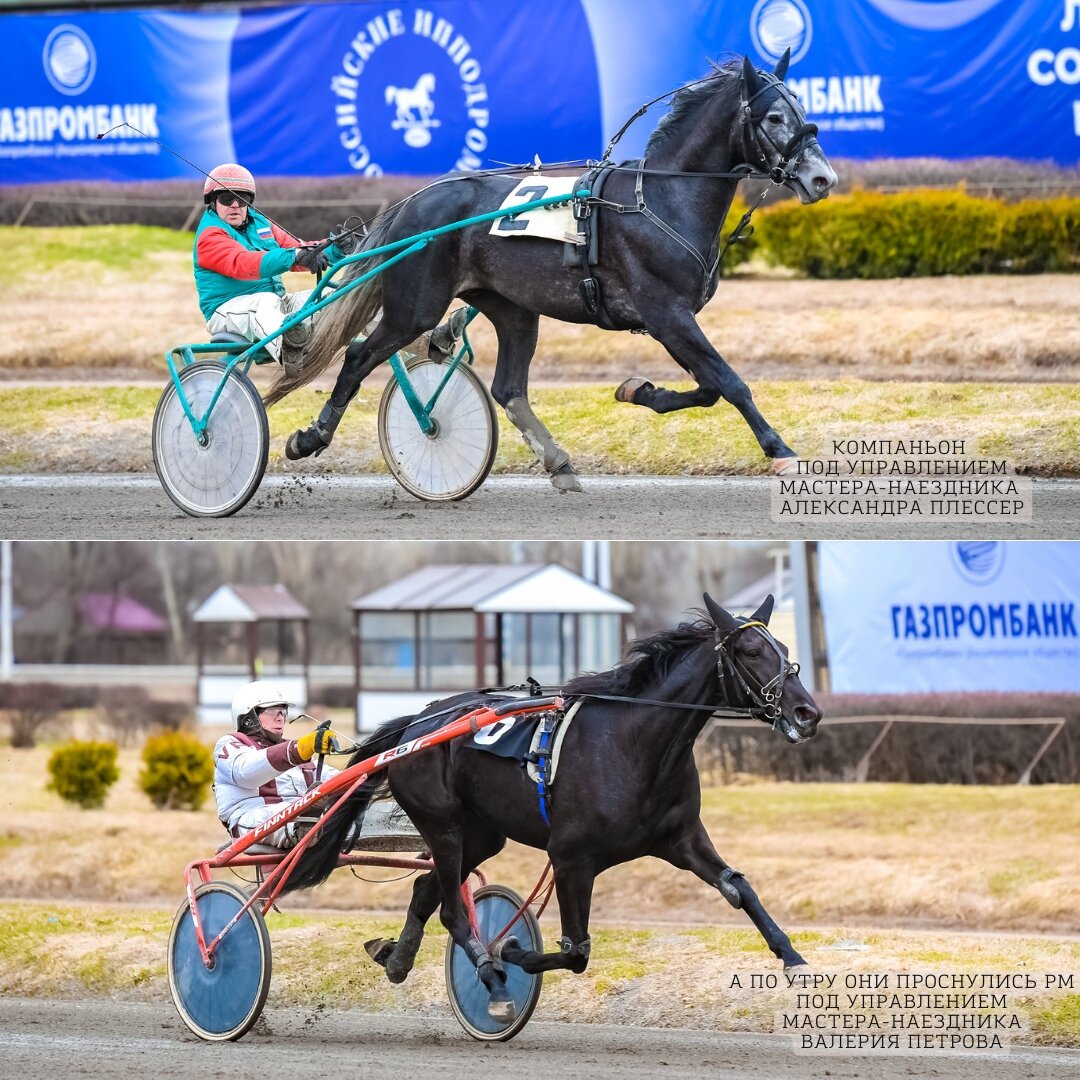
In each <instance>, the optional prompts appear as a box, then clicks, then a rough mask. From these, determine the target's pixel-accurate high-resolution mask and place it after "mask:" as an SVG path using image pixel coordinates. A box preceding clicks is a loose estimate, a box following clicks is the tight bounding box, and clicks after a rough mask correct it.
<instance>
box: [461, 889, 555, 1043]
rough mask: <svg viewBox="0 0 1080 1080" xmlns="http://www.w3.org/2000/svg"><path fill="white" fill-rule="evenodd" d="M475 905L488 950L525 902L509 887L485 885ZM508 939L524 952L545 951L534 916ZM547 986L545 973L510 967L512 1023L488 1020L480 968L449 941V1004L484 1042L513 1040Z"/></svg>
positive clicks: (521, 919) (525, 916)
mask: <svg viewBox="0 0 1080 1080" xmlns="http://www.w3.org/2000/svg"><path fill="white" fill-rule="evenodd" d="M473 903H474V904H475V905H476V923H477V926H478V927H479V930H480V940H481V941H482V942H483V943H484V945H485V946H488V945H490V944H491V941H492V938H494V937H495V935H496V934H498V933H499V932H500V931H501V930H502V928H503V927H504V926H506V924H507V923H508V922H509V921H510V920H511V919H512V918H513V917H514V912H515V911H517V909H518V908H519V907H521V897H520V896H518V894H517V893H516V892H514V890H513V889H508V888H507V887H506V886H505V885H485V886H483V887H482V888H480V889H477V890H476V892H475V893H473ZM506 936H507V937H516V938H517V939H518V942H519V943H520V944H521V946H522V948H525V949H533V950H535V951H536V952H543V951H544V942H543V939H542V938H541V936H540V924H539V923H538V922H537V921H536V916H535V915H533V913H532V912H531V911H528V910H526V911H523V912H522V913H521V915H520V916H518V919H517V921H516V922H515V923H514V925H513V926H512V927H511V928H510V929H509V930H508V931H507V933H506ZM543 981H544V976H543V975H542V974H536V975H530V974H529V973H528V972H526V971H523V970H522V969H521V968H519V967H518V966H517V965H516V964H507V965H506V985H507V988H508V989H509V990H510V994H511V996H512V997H513V999H514V1019H513V1020H511V1021H510V1022H509V1023H506V1022H500V1021H498V1020H493V1019H492V1018H491V1017H490V1016H488V1001H489V996H488V992H487V989H486V987H485V986H484V984H483V983H482V982H481V981H480V976H479V975H477V974H476V968H475V967H474V966H473V965H472V962H471V961H470V960H469V958H468V957H467V956H466V955H465V953H464V951H463V950H462V949H461V947H460V946H459V945H456V944H455V943H454V939H453V938H449V939H448V940H447V942H446V992H447V994H449V996H450V1005H451V1007H452V1008H453V1010H454V1015H455V1016H456V1017H457V1018H458V1021H459V1022H460V1024H461V1026H462V1027H463V1028H464V1029H465V1030H466V1031H467V1032H468V1033H469V1034H470V1035H471V1036H472V1037H473V1038H474V1039H479V1040H480V1041H481V1042H505V1041H506V1040H507V1039H512V1038H513V1037H514V1036H515V1035H516V1034H517V1033H518V1032H519V1031H520V1030H521V1029H522V1028H523V1027H524V1026H525V1025H526V1024H527V1023H528V1022H529V1017H530V1016H532V1013H533V1009H535V1008H536V1003H537V1002H538V1001H539V1000H540V989H541V987H542V985H543Z"/></svg>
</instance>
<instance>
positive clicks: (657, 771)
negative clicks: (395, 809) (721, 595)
mask: <svg viewBox="0 0 1080 1080" xmlns="http://www.w3.org/2000/svg"><path fill="white" fill-rule="evenodd" d="M704 599H705V611H703V612H701V613H700V618H697V619H695V620H694V621H691V622H684V623H681V624H680V625H679V626H677V627H675V628H674V629H671V630H665V631H662V632H660V633H657V634H654V635H652V636H651V637H646V638H642V639H639V640H638V641H635V642H632V643H631V644H630V645H629V646H628V647H627V650H626V653H625V655H624V657H623V659H622V661H621V662H620V663H619V664H618V665H617V666H616V667H615V668H613V669H611V670H610V671H606V672H601V673H598V674H592V675H583V676H579V677H578V678H576V679H573V680H571V681H570V682H569V683H567V684H565V685H564V686H561V687H556V688H548V687H541V686H538V685H537V684H536V683H534V682H532V680H530V682H529V684H527V685H526V686H522V687H504V688H498V689H486V690H478V691H474V692H471V693H466V694H460V695H457V696H455V697H452V698H447V699H445V700H441V701H436V702H433V703H431V704H430V705H428V706H427V707H426V708H425V709H424V710H423V711H422V712H420V713H419V714H417V715H416V716H410V717H405V718H401V719H397V720H391V721H388V722H387V723H385V724H383V725H382V726H381V727H380V728H378V729H377V730H376V731H375V732H374V733H373V734H372V735H371V736H370V737H369V738H367V739H366V740H365V741H364V742H362V743H361V744H359V745H358V746H356V747H354V752H353V754H352V757H351V759H350V763H349V766H348V767H347V768H345V769H343V770H342V771H341V772H339V773H336V774H334V775H333V776H331V777H329V778H328V779H326V780H324V781H321V782H320V781H319V778H318V775H317V776H316V780H315V783H314V785H313V786H312V787H311V788H310V790H309V791H308V792H307V794H306V795H304V796H303V797H302V798H300V799H299V800H297V801H296V802H295V803H291V804H289V805H288V806H286V807H285V808H284V809H282V810H281V811H280V812H279V813H277V814H276V815H274V816H273V817H271V818H270V819H268V820H267V821H266V822H265V823H264V824H263V825H262V826H261V827H259V828H257V829H255V830H254V831H253V832H251V833H247V834H245V835H243V836H241V837H240V838H238V839H236V840H234V841H233V842H232V843H230V844H228V845H227V846H226V847H224V848H223V849H221V850H220V851H219V852H218V853H217V854H216V855H214V856H212V857H210V858H206V859H199V860H196V861H195V862H192V863H191V864H189V865H188V866H187V867H186V869H185V871H184V881H185V887H186V894H187V896H186V899H185V901H184V902H183V904H181V906H180V908H179V910H178V911H177V914H176V918H175V920H174V922H173V926H172V930H171V932H170V936H169V943H168V975H169V987H170V991H171V993H172V998H173V1002H174V1004H175V1006H176V1008H177V1010H178V1012H179V1014H180V1016H181V1018H182V1019H183V1021H184V1023H185V1024H186V1025H187V1026H188V1028H190V1029H191V1030H192V1031H193V1032H194V1033H195V1034H196V1035H198V1036H199V1037H201V1038H203V1039H206V1040H210V1041H220V1040H227V1039H239V1038H240V1037H241V1036H243V1035H244V1034H245V1033H246V1032H247V1031H249V1030H250V1029H251V1027H252V1025H253V1024H254V1023H255V1022H256V1020H257V1019H258V1017H259V1015H260V1013H261V1010H262V1008H263V1005H264V1003H265V1001H266V996H267V992H268V990H269V985H270V972H271V948H270V940H269V936H268V933H267V929H266V924H265V921H264V917H265V916H266V915H267V913H268V912H269V911H270V910H271V908H272V907H273V906H274V904H275V901H276V900H277V899H278V898H279V897H280V896H281V895H282V894H283V893H284V892H288V891H292V890H295V889H299V888H308V887H311V886H315V885H317V884H319V883H321V882H322V881H325V880H326V878H327V877H328V876H329V875H330V874H331V873H332V872H333V870H334V869H336V868H338V867H341V866H357V865H367V866H370V865H377V866H389V867H400V868H403V869H409V870H416V871H421V874H420V876H419V877H418V878H417V879H416V881H415V883H414V887H413V895H412V901H411V903H410V905H409V910H408V914H407V917H406V920H405V925H404V927H403V929H402V931H401V934H400V936H399V937H398V938H397V939H396V940H383V939H375V940H372V941H369V942H367V943H366V945H365V949H366V951H367V953H368V955H369V956H370V957H371V958H372V959H373V960H374V961H375V962H376V963H377V964H379V965H380V966H382V967H383V968H384V969H385V972H386V976H387V978H388V979H389V980H390V981H391V982H393V983H400V982H403V981H404V980H405V979H406V977H407V976H408V974H409V972H410V971H411V970H412V968H413V964H414V962H415V959H416V955H417V951H418V950H419V948H420V944H421V941H422V939H423V936H424V930H425V926H426V924H427V922H428V920H429V919H430V917H431V916H432V915H433V914H434V913H435V911H436V909H438V910H439V913H440V919H441V922H442V924H443V926H444V927H445V928H446V929H447V931H448V932H449V935H450V937H449V941H448V942H447V949H446V961H445V975H446V986H447V991H448V994H449V998H450V1003H451V1006H452V1008H453V1011H454V1014H455V1015H456V1017H457V1018H458V1020H459V1021H460V1023H461V1024H462V1026H463V1028H464V1029H465V1031H466V1032H468V1033H469V1034H470V1035H471V1036H473V1037H474V1038H476V1039H479V1040H485V1041H491V1040H507V1039H510V1038H512V1037H513V1036H514V1035H516V1034H517V1033H518V1032H519V1031H520V1030H521V1029H522V1028H523V1027H524V1025H525V1024H526V1023H527V1022H528V1020H529V1018H530V1016H531V1014H532V1012H533V1009H534V1008H535V1006H536V1003H537V1001H538V999H539V995H540V990H541V982H542V978H543V973H544V972H545V971H553V970H558V969H566V970H569V971H571V972H574V973H578V974H580V973H581V972H583V971H584V970H585V969H586V966H587V965H588V962H589V955H590V937H589V911H590V903H591V897H592V889H593V882H594V880H595V878H596V877H597V876H598V875H599V874H600V873H602V872H603V871H604V870H606V869H608V868H610V867H613V866H617V865H620V864H622V863H626V862H629V861H631V860H634V859H639V858H642V857H644V856H647V855H648V856H653V857H655V858H659V859H663V860H665V861H666V862H668V863H670V864H672V865H673V866H675V867H678V868H679V869H681V870H689V871H690V872H692V873H694V874H695V875H697V877H699V878H700V879H701V880H702V881H704V882H705V883H706V884H708V885H710V886H711V887H713V888H715V889H716V890H717V891H718V892H719V893H720V894H721V896H722V897H723V898H724V899H725V900H726V901H727V902H728V903H729V904H730V905H731V906H732V907H734V908H736V909H739V910H742V911H744V912H745V913H746V915H747V916H748V917H749V918H750V920H751V921H752V922H753V924H754V925H755V926H756V927H757V929H758V931H759V932H760V933H761V935H762V937H763V938H764V940H765V943H766V945H767V946H768V947H769V949H770V950H771V951H772V952H773V954H774V955H775V956H776V957H777V958H778V959H780V960H781V961H782V962H783V964H784V966H785V968H792V967H797V966H799V965H801V964H803V963H804V961H803V959H802V957H801V956H800V955H799V953H798V952H797V951H796V950H795V948H794V947H793V946H792V943H791V941H790V940H789V938H788V937H787V935H786V934H785V933H784V932H783V931H782V930H781V929H780V928H779V927H778V926H777V925H776V923H775V922H774V921H773V920H772V918H771V917H770V916H769V914H768V913H767V912H766V910H765V908H764V906H763V905H762V903H761V901H760V900H759V899H758V897H757V895H756V893H755V892H754V890H753V888H751V886H750V883H749V881H748V880H747V879H746V877H744V876H743V874H741V873H740V872H739V871H738V870H736V869H734V868H733V867H732V866H730V865H728V864H727V863H726V862H725V861H724V860H723V859H722V858H721V857H720V855H719V854H718V853H717V851H716V849H715V847H714V846H713V844H712V841H711V840H710V838H709V835H708V833H707V832H706V830H705V827H704V825H703V824H702V821H701V817H700V808H701V789H700V782H699V777H698V771H697V766H696V764H695V760H694V742H695V740H696V738H697V737H698V735H699V734H700V733H701V732H702V731H703V730H704V728H705V726H706V725H707V724H708V722H709V721H710V719H711V718H712V717H713V716H716V715H720V716H737V717H752V718H754V719H756V720H759V721H761V722H763V723H766V724H769V725H770V726H771V727H772V728H773V729H774V730H775V731H776V732H777V733H778V734H780V735H782V736H783V738H784V739H786V740H787V741H788V742H789V743H800V742H803V741H804V740H806V739H809V738H811V737H812V736H813V735H814V734H815V733H816V730H817V726H818V723H819V721H820V720H821V711H820V710H819V709H818V707H817V705H816V704H815V703H814V701H813V699H812V697H811V696H810V695H809V693H807V691H806V689H805V688H804V687H803V686H802V684H801V682H800V681H799V677H798V665H796V664H793V663H791V662H790V661H789V659H788V650H787V648H786V646H784V645H783V644H782V643H780V642H779V641H777V640H776V638H775V637H774V636H773V635H772V633H771V632H770V631H769V629H768V622H769V617H770V615H771V612H772V605H773V598H772V597H771V596H770V597H767V598H766V600H765V601H764V603H762V605H761V607H760V608H758V610H757V611H755V612H754V614H753V615H752V616H750V617H749V618H740V617H736V616H733V615H731V614H730V613H729V612H728V611H726V610H725V609H724V608H722V607H720V605H718V604H716V603H715V602H714V601H713V600H712V598H711V597H710V596H709V595H708V594H706V595H705V598H704ZM387 794H389V795H392V797H393V798H394V799H395V800H396V801H397V803H398V804H399V805H400V807H401V808H402V809H403V810H404V811H405V813H406V814H407V815H408V817H409V819H410V820H411V822H412V825H413V826H414V827H415V829H416V832H417V834H418V839H419V842H420V843H422V844H423V846H424V848H425V850H424V852H423V853H421V854H420V855H417V856H414V857H408V858H406V857H404V856H391V855H387V854H385V853H381V852H361V851H357V850H355V849H356V847H357V843H356V838H357V837H358V836H359V837H361V838H362V837H363V835H364V830H363V821H364V815H365V813H366V812H367V811H368V808H369V807H370V805H371V803H372V800H373V799H379V798H382V797H385V795H387ZM313 810H314V811H315V813H314V814H313ZM320 810H321V812H319V811H320ZM291 821H297V822H302V823H303V824H304V826H305V828H304V829H302V830H301V829H298V830H296V831H297V835H298V836H299V839H298V841H297V843H296V844H295V846H293V847H291V848H289V849H287V850H282V849H280V848H271V847H267V846H264V845H262V844H260V841H261V840H264V839H265V838H266V837H268V836H270V834H271V833H273V832H274V831H275V830H277V829H280V828H281V827H282V826H283V825H284V824H285V823H287V822H291ZM508 839H510V840H514V841H516V842H518V843H521V844H524V845H526V846H529V847H533V848H538V849H541V850H544V851H545V852H546V854H547V855H548V859H549V861H548V865H547V867H546V868H545V870H544V872H543V874H542V875H541V877H540V880H539V881H538V882H537V884H536V886H535V887H534V889H533V890H532V891H531V892H530V894H529V895H528V897H526V898H525V899H522V898H521V897H519V896H518V895H517V894H516V893H514V892H513V891H511V890H510V889H507V888H505V887H503V886H500V885H489V884H487V882H486V880H485V878H484V876H483V874H482V872H481V871H480V869H479V867H480V865H481V863H483V862H484V861H485V860H487V859H489V858H491V857H492V856H494V855H496V854H497V853H498V852H499V851H500V850H502V848H503V847H504V846H505V844H506V841H507V840H508ZM359 846H360V847H363V843H362V842H361V843H360V844H359ZM412 850H415V848H413V849H412ZM241 868H255V869H256V871H257V872H258V878H257V881H256V884H255V886H254V888H252V889H251V890H250V891H244V890H242V889H240V888H238V887H237V886H235V885H233V884H231V883H228V882H226V881H220V880H215V878H214V871H215V870H223V869H230V870H236V869H241ZM473 881H476V882H479V884H480V887H479V888H476V889H474V888H473V884H472V882H473ZM553 894H554V895H555V896H556V897H557V900H558V907H559V913H560V918H561V922H562V936H561V937H560V939H559V941H558V942H557V944H556V948H555V949H554V950H553V951H549V952H545V951H544V946H543V940H542V937H541V933H540V926H539V922H538V919H539V916H540V915H541V914H542V912H543V910H544V907H545V906H546V905H547V903H548V901H549V900H550V898H551V896H552V895H553Z"/></svg>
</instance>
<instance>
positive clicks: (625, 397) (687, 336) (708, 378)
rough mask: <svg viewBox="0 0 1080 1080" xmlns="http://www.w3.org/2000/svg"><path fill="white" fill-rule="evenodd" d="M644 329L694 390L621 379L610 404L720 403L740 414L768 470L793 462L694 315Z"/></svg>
mask: <svg viewBox="0 0 1080 1080" xmlns="http://www.w3.org/2000/svg"><path fill="white" fill-rule="evenodd" d="M646 325H647V326H648V329H649V332H650V333H651V334H652V336H653V337H654V338H656V340H657V341H659V342H660V344H661V345H663V346H664V348H665V349H667V351H668V352H669V353H670V354H671V357H672V359H673V360H674V361H675V362H676V363H677V364H678V365H679V366H680V367H682V368H683V369H685V370H686V371H688V372H690V374H691V375H693V377H694V378H695V380H696V381H697V384H698V386H697V389H696V390H668V389H665V388H664V387H662V386H654V385H653V384H652V383H651V382H649V381H648V380H646V379H642V378H641V377H640V376H637V377H634V378H630V379H627V380H626V381H625V382H624V383H623V384H622V385H621V386H620V387H619V388H618V389H617V390H616V391H615V398H616V400H617V401H629V402H632V403H633V404H634V405H644V406H646V408H649V409H652V410H653V412H658V413H669V412H674V411H676V410H677V409H689V408H693V407H694V406H698V407H702V408H707V407H709V406H711V405H715V404H716V402H717V401H719V400H720V398H723V399H724V400H725V401H727V402H728V403H730V404H731V405H734V406H735V408H736V409H738V410H739V412H740V413H741V414H742V418H743V419H744V420H745V421H746V423H747V424H748V425H749V427H750V430H751V431H752V432H753V433H754V437H755V438H756V439H757V441H758V445H759V446H760V447H761V449H762V450H763V451H764V453H765V456H766V457H769V458H772V459H773V460H774V462H778V464H774V466H773V468H774V471H777V472H779V471H783V468H784V465H783V464H779V462H781V461H782V459H784V458H793V457H794V456H795V451H794V450H792V449H791V447H789V446H788V445H787V443H785V442H784V440H783V439H782V438H780V436H779V434H777V432H776V431H775V430H774V429H773V428H772V427H771V426H770V425H769V423H768V422H767V421H766V420H765V418H764V417H763V416H762V415H761V413H760V411H759V410H758V407H757V406H756V405H755V404H754V398H753V395H752V394H751V393H750V388H749V387H748V386H747V385H746V383H745V382H743V380H742V379H741V378H740V377H739V376H738V375H737V374H736V373H735V371H734V370H733V369H732V368H731V366H730V365H729V364H728V362H727V361H726V360H725V359H724V358H723V357H722V356H721V355H720V354H719V353H718V352H717V351H716V349H714V348H713V347H712V345H711V344H710V342H709V339H708V338H707V337H706V336H705V335H704V334H703V333H702V332H701V327H700V326H698V324H697V320H696V319H695V318H694V316H693V315H692V314H691V313H690V312H677V313H676V314H675V315H671V314H665V315H663V316H662V317H661V318H660V319H658V320H657V321H656V322H655V323H653V322H647V323H646ZM784 464H786V463H784Z"/></svg>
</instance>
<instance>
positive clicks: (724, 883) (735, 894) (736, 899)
mask: <svg viewBox="0 0 1080 1080" xmlns="http://www.w3.org/2000/svg"><path fill="white" fill-rule="evenodd" d="M737 877H739V878H741V877H742V874H740V873H739V871H738V870H734V869H732V868H731V867H730V866H729V867H728V868H727V869H726V870H723V871H721V873H720V880H719V881H718V882H717V883H716V887H717V888H718V889H719V890H720V895H721V896H722V897H723V898H724V899H725V900H726V901H727V902H728V903H729V904H730V905H731V906H732V907H733V908H735V909H736V910H738V909H739V908H741V907H742V897H741V896H740V895H739V890H738V889H737V888H735V886H734V885H733V884H732V878H737Z"/></svg>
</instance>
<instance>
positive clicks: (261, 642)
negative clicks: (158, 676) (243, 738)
mask: <svg viewBox="0 0 1080 1080" xmlns="http://www.w3.org/2000/svg"><path fill="white" fill-rule="evenodd" d="M192 619H193V621H194V623H195V654H196V676H195V678H196V703H197V708H198V717H199V722H200V723H202V724H227V723H231V722H232V717H231V715H230V706H231V703H232V698H233V694H235V693H236V691H237V690H238V689H239V687H241V686H242V685H243V684H244V683H246V682H250V681H251V680H252V679H273V681H274V682H275V683H278V684H279V685H280V686H281V688H282V691H283V693H285V694H286V695H287V696H288V698H289V700H290V701H291V702H292V703H293V704H295V705H296V706H297V707H298V708H305V707H306V706H307V702H308V671H309V667H310V660H311V632H310V631H311V613H310V612H309V611H308V609H307V608H306V607H304V605H303V604H301V603H300V601H299V600H297V599H296V597H295V596H293V595H292V593H290V592H289V590H288V589H287V588H285V586H284V585H221V586H220V587H219V588H217V589H215V590H214V592H213V593H211V594H210V596H208V597H207V598H206V600H204V601H203V602H202V604H200V605H199V607H198V608H197V609H196V610H195V612H194V613H193V615H192Z"/></svg>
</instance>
